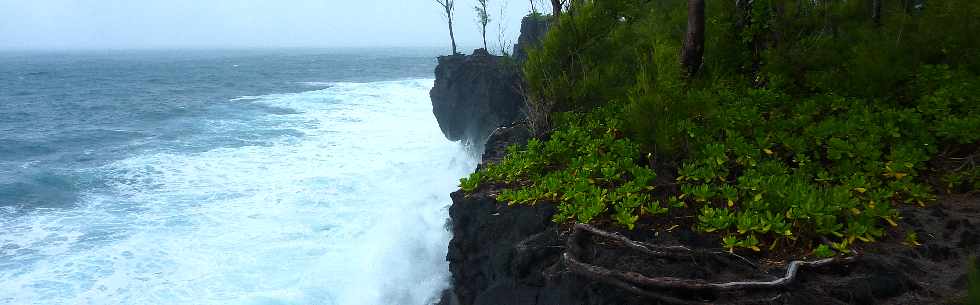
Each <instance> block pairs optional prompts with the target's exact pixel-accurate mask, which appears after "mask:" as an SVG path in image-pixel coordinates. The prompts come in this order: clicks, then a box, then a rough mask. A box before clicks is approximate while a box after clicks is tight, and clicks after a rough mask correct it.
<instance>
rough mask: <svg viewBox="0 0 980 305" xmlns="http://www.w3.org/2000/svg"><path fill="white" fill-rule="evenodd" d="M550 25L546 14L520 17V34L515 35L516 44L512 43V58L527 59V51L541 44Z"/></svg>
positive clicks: (519, 60)
mask: <svg viewBox="0 0 980 305" xmlns="http://www.w3.org/2000/svg"><path fill="white" fill-rule="evenodd" d="M550 26H551V18H550V17H548V16H525V17H524V19H521V36H519V37H517V44H515V45H514V59H515V60H517V61H518V62H524V61H525V60H527V51H528V50H530V49H532V48H536V47H538V46H539V45H541V40H542V39H544V35H545V34H547V33H548V28H549V27H550Z"/></svg>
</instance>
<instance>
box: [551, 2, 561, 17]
mask: <svg viewBox="0 0 980 305" xmlns="http://www.w3.org/2000/svg"><path fill="white" fill-rule="evenodd" d="M562 2H564V1H562V0H551V16H553V17H554V18H555V20H558V16H561V6H562V4H563V3H562Z"/></svg>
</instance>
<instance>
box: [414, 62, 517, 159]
mask: <svg viewBox="0 0 980 305" xmlns="http://www.w3.org/2000/svg"><path fill="white" fill-rule="evenodd" d="M435 75H436V80H435V86H433V87H432V90H431V91H429V97H431V98H432V113H433V114H435V117H436V120H437V121H438V122H439V127H440V128H441V129H442V133H443V134H444V135H446V138H447V139H449V140H452V141H465V142H467V143H471V144H475V145H482V144H483V142H484V140H486V138H487V136H489V134H490V132H491V131H493V130H494V129H495V128H497V127H499V126H503V125H507V124H510V123H512V122H514V121H517V120H519V119H521V118H522V117H523V116H524V97H523V94H522V93H521V91H520V89H519V88H520V87H521V86H520V84H521V75H520V68H519V66H517V65H516V64H514V63H513V61H512V60H510V59H508V58H505V57H501V56H493V55H490V54H489V53H487V51H486V50H483V49H478V50H476V51H474V52H473V55H469V56H466V55H451V56H443V57H439V65H438V66H437V67H436V71H435Z"/></svg>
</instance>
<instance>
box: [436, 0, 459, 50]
mask: <svg viewBox="0 0 980 305" xmlns="http://www.w3.org/2000/svg"><path fill="white" fill-rule="evenodd" d="M435 1H436V3H438V4H439V6H441V7H442V9H443V10H444V12H445V14H446V21H447V22H448V23H449V41H450V42H452V44H453V55H456V54H459V52H456V34H454V33H453V14H454V13H455V11H456V0H435Z"/></svg>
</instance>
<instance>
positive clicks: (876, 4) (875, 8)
mask: <svg viewBox="0 0 980 305" xmlns="http://www.w3.org/2000/svg"><path fill="white" fill-rule="evenodd" d="M871 20H872V21H874V23H875V25H881V0H872V1H871Z"/></svg>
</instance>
